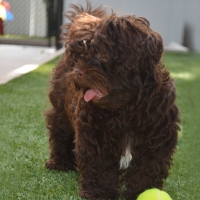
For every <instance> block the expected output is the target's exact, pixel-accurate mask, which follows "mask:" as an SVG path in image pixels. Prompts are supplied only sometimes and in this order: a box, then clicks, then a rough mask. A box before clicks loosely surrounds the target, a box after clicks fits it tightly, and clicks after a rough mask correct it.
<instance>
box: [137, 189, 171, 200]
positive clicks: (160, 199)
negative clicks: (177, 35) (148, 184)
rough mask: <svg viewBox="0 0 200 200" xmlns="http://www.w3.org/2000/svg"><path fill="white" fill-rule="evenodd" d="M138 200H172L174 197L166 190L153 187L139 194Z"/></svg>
mask: <svg viewBox="0 0 200 200" xmlns="http://www.w3.org/2000/svg"><path fill="white" fill-rule="evenodd" d="M137 200H172V198H171V197H170V196H169V194H167V193H166V192H165V191H161V190H159V189H156V188H153V189H149V190H145V191H144V192H143V193H141V194H140V195H139V196H138V198H137Z"/></svg>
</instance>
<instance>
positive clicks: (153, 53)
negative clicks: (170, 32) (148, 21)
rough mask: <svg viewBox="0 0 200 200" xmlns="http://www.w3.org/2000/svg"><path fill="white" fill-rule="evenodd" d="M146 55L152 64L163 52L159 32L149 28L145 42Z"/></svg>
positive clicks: (156, 61) (158, 59) (157, 60)
mask: <svg viewBox="0 0 200 200" xmlns="http://www.w3.org/2000/svg"><path fill="white" fill-rule="evenodd" d="M145 44H146V45H145V49H146V51H145V52H146V54H147V56H148V57H149V58H150V59H151V62H152V63H153V64H157V63H158V62H159V61H160V59H161V56H162V54H163V40H162V37H161V36H160V34H159V33H157V32H154V31H152V30H150V34H149V35H148V37H147V39H146V43H145Z"/></svg>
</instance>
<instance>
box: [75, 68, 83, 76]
mask: <svg viewBox="0 0 200 200" xmlns="http://www.w3.org/2000/svg"><path fill="white" fill-rule="evenodd" d="M76 73H77V75H78V76H79V77H81V76H83V75H84V71H83V70H82V69H76Z"/></svg>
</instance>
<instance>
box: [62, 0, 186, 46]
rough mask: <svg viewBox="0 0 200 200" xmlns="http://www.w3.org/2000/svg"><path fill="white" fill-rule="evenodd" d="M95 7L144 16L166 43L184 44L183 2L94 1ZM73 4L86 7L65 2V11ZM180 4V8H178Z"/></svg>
mask: <svg viewBox="0 0 200 200" xmlns="http://www.w3.org/2000/svg"><path fill="white" fill-rule="evenodd" d="M91 2H92V4H93V5H100V4H103V5H108V6H111V7H112V8H113V9H114V10H115V11H119V12H120V14H131V15H136V16H142V17H145V18H147V19H148V20H149V21H150V24H151V27H152V29H154V30H155V31H158V32H159V33H160V34H161V35H162V37H163V40H164V42H165V43H167V42H170V41H175V42H178V43H182V40H183V30H184V17H183V15H184V1H183V0H92V1H91ZM71 3H75V4H76V3H79V4H81V5H85V0H65V6H64V9H65V10H67V9H68V5H69V4H71ZM177 3H178V6H177Z"/></svg>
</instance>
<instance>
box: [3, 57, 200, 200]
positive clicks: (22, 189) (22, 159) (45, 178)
mask: <svg viewBox="0 0 200 200" xmlns="http://www.w3.org/2000/svg"><path fill="white" fill-rule="evenodd" d="M56 62H57V59H55V60H53V61H51V62H49V63H47V64H45V65H43V66H41V67H40V68H38V69H36V70H35V71H33V72H31V73H29V74H26V75H24V76H22V77H20V78H17V79H15V80H13V81H11V82H9V83H7V84H5V85H0V116H1V118H0V180H1V183H0V199H2V200H12V199H14V200H15V199H30V200H37V199H38V200H40V199H42V200H46V199H48V200H51V199H53V200H54V199H57V200H78V199H80V198H79V197H78V177H79V174H78V173H76V172H69V173H64V172H55V171H48V170H46V169H45V167H44V162H45V160H46V159H47V158H48V137H47V134H46V129H45V121H44V117H43V110H45V109H47V108H48V107H49V103H48V97H47V96H48V79H49V77H50V72H51V69H52V68H53V67H54V65H55V63H56ZM164 62H165V65H166V66H167V68H169V70H170V71H171V73H172V76H173V77H174V78H175V80H176V85H177V104H178V105H179V106H180V109H181V116H182V128H183V131H182V137H181V138H180V140H179V143H178V151H177V153H176V155H175V156H174V166H173V167H172V169H171V171H170V176H169V178H168V179H167V181H166V183H165V190H166V191H167V192H168V193H169V194H170V195H171V196H172V198H173V199H174V200H189V199H190V200H197V199H199V197H200V194H199V187H200V178H199V177H200V134H199V128H200V115H199V113H200V92H199V86H200V78H199V77H200V55H198V54H193V53H190V54H183V55H181V54H166V55H165V57H164Z"/></svg>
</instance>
